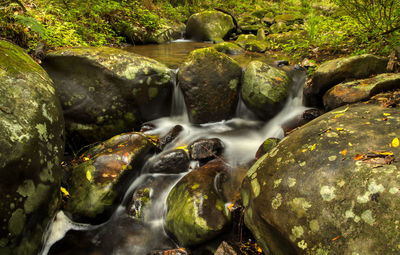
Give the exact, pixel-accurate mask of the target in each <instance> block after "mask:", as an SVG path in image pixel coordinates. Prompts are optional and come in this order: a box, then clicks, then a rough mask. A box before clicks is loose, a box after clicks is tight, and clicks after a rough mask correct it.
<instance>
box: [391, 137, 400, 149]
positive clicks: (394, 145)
mask: <svg viewBox="0 0 400 255" xmlns="http://www.w3.org/2000/svg"><path fill="white" fill-rule="evenodd" d="M399 144H400V141H399V138H397V137H396V138H394V139H393V140H392V147H394V148H396V147H399Z"/></svg>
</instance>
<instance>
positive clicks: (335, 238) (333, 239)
mask: <svg viewBox="0 0 400 255" xmlns="http://www.w3.org/2000/svg"><path fill="white" fill-rule="evenodd" d="M339 238H340V235H339V236H337V237H334V238H332V241H336V240H338V239H339Z"/></svg>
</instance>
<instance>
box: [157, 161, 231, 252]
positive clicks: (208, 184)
mask: <svg viewBox="0 0 400 255" xmlns="http://www.w3.org/2000/svg"><path fill="white" fill-rule="evenodd" d="M225 171H227V166H226V165H225V164H224V163H223V162H222V161H212V162H209V163H208V164H206V165H204V166H203V167H201V168H198V169H195V170H192V171H191V172H190V173H189V174H187V175H186V176H185V177H183V178H182V179H181V180H180V181H179V182H178V183H177V184H176V185H175V187H174V188H173V189H172V190H171V192H170V193H169V195H168V198H167V207H168V209H167V216H166V222H165V227H166V230H167V231H169V232H170V233H172V234H173V235H174V236H175V237H176V238H177V240H178V241H179V243H180V244H182V245H183V246H185V247H187V246H194V245H198V244H201V243H204V242H205V241H208V240H210V239H213V238H214V237H216V236H217V235H219V234H221V233H222V232H223V230H224V229H225V227H226V226H227V225H228V223H229V222H230V212H229V210H228V209H227V208H226V207H225V204H224V201H223V200H222V199H221V197H220V195H219V193H217V192H216V191H215V189H214V178H215V177H216V176H217V175H218V173H221V172H225Z"/></svg>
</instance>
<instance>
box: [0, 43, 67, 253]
mask: <svg viewBox="0 0 400 255" xmlns="http://www.w3.org/2000/svg"><path fill="white" fill-rule="evenodd" d="M64 144H65V136H64V119H63V116H62V110H61V106H60V102H59V101H58V99H57V97H56V94H55V90H54V84H53V82H52V81H51V79H50V78H49V76H48V75H47V74H46V72H45V71H44V70H43V68H42V67H40V66H39V65H38V64H37V63H36V62H35V61H34V60H33V59H32V58H30V57H29V56H28V55H27V54H26V53H25V52H24V51H23V50H22V49H21V48H19V47H18V46H15V45H13V44H11V43H8V42H6V41H3V40H0V193H1V194H0V205H1V208H0V217H1V219H2V220H1V224H0V226H1V228H0V253H1V254H4V255H34V254H37V253H38V251H39V248H40V243H41V240H42V235H43V233H44V231H45V228H46V225H47V224H48V222H49V220H50V219H51V218H52V217H53V215H54V213H55V211H56V210H57V207H58V205H59V202H60V198H59V188H60V178H61V169H60V166H59V164H60V162H61V159H62V155H63V152H64Z"/></svg>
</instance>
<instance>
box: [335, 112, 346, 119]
mask: <svg viewBox="0 0 400 255" xmlns="http://www.w3.org/2000/svg"><path fill="white" fill-rule="evenodd" d="M343 115H344V114H343V113H340V114H336V115H335V117H333V118H335V119H337V118H339V117H341V116H343Z"/></svg>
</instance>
